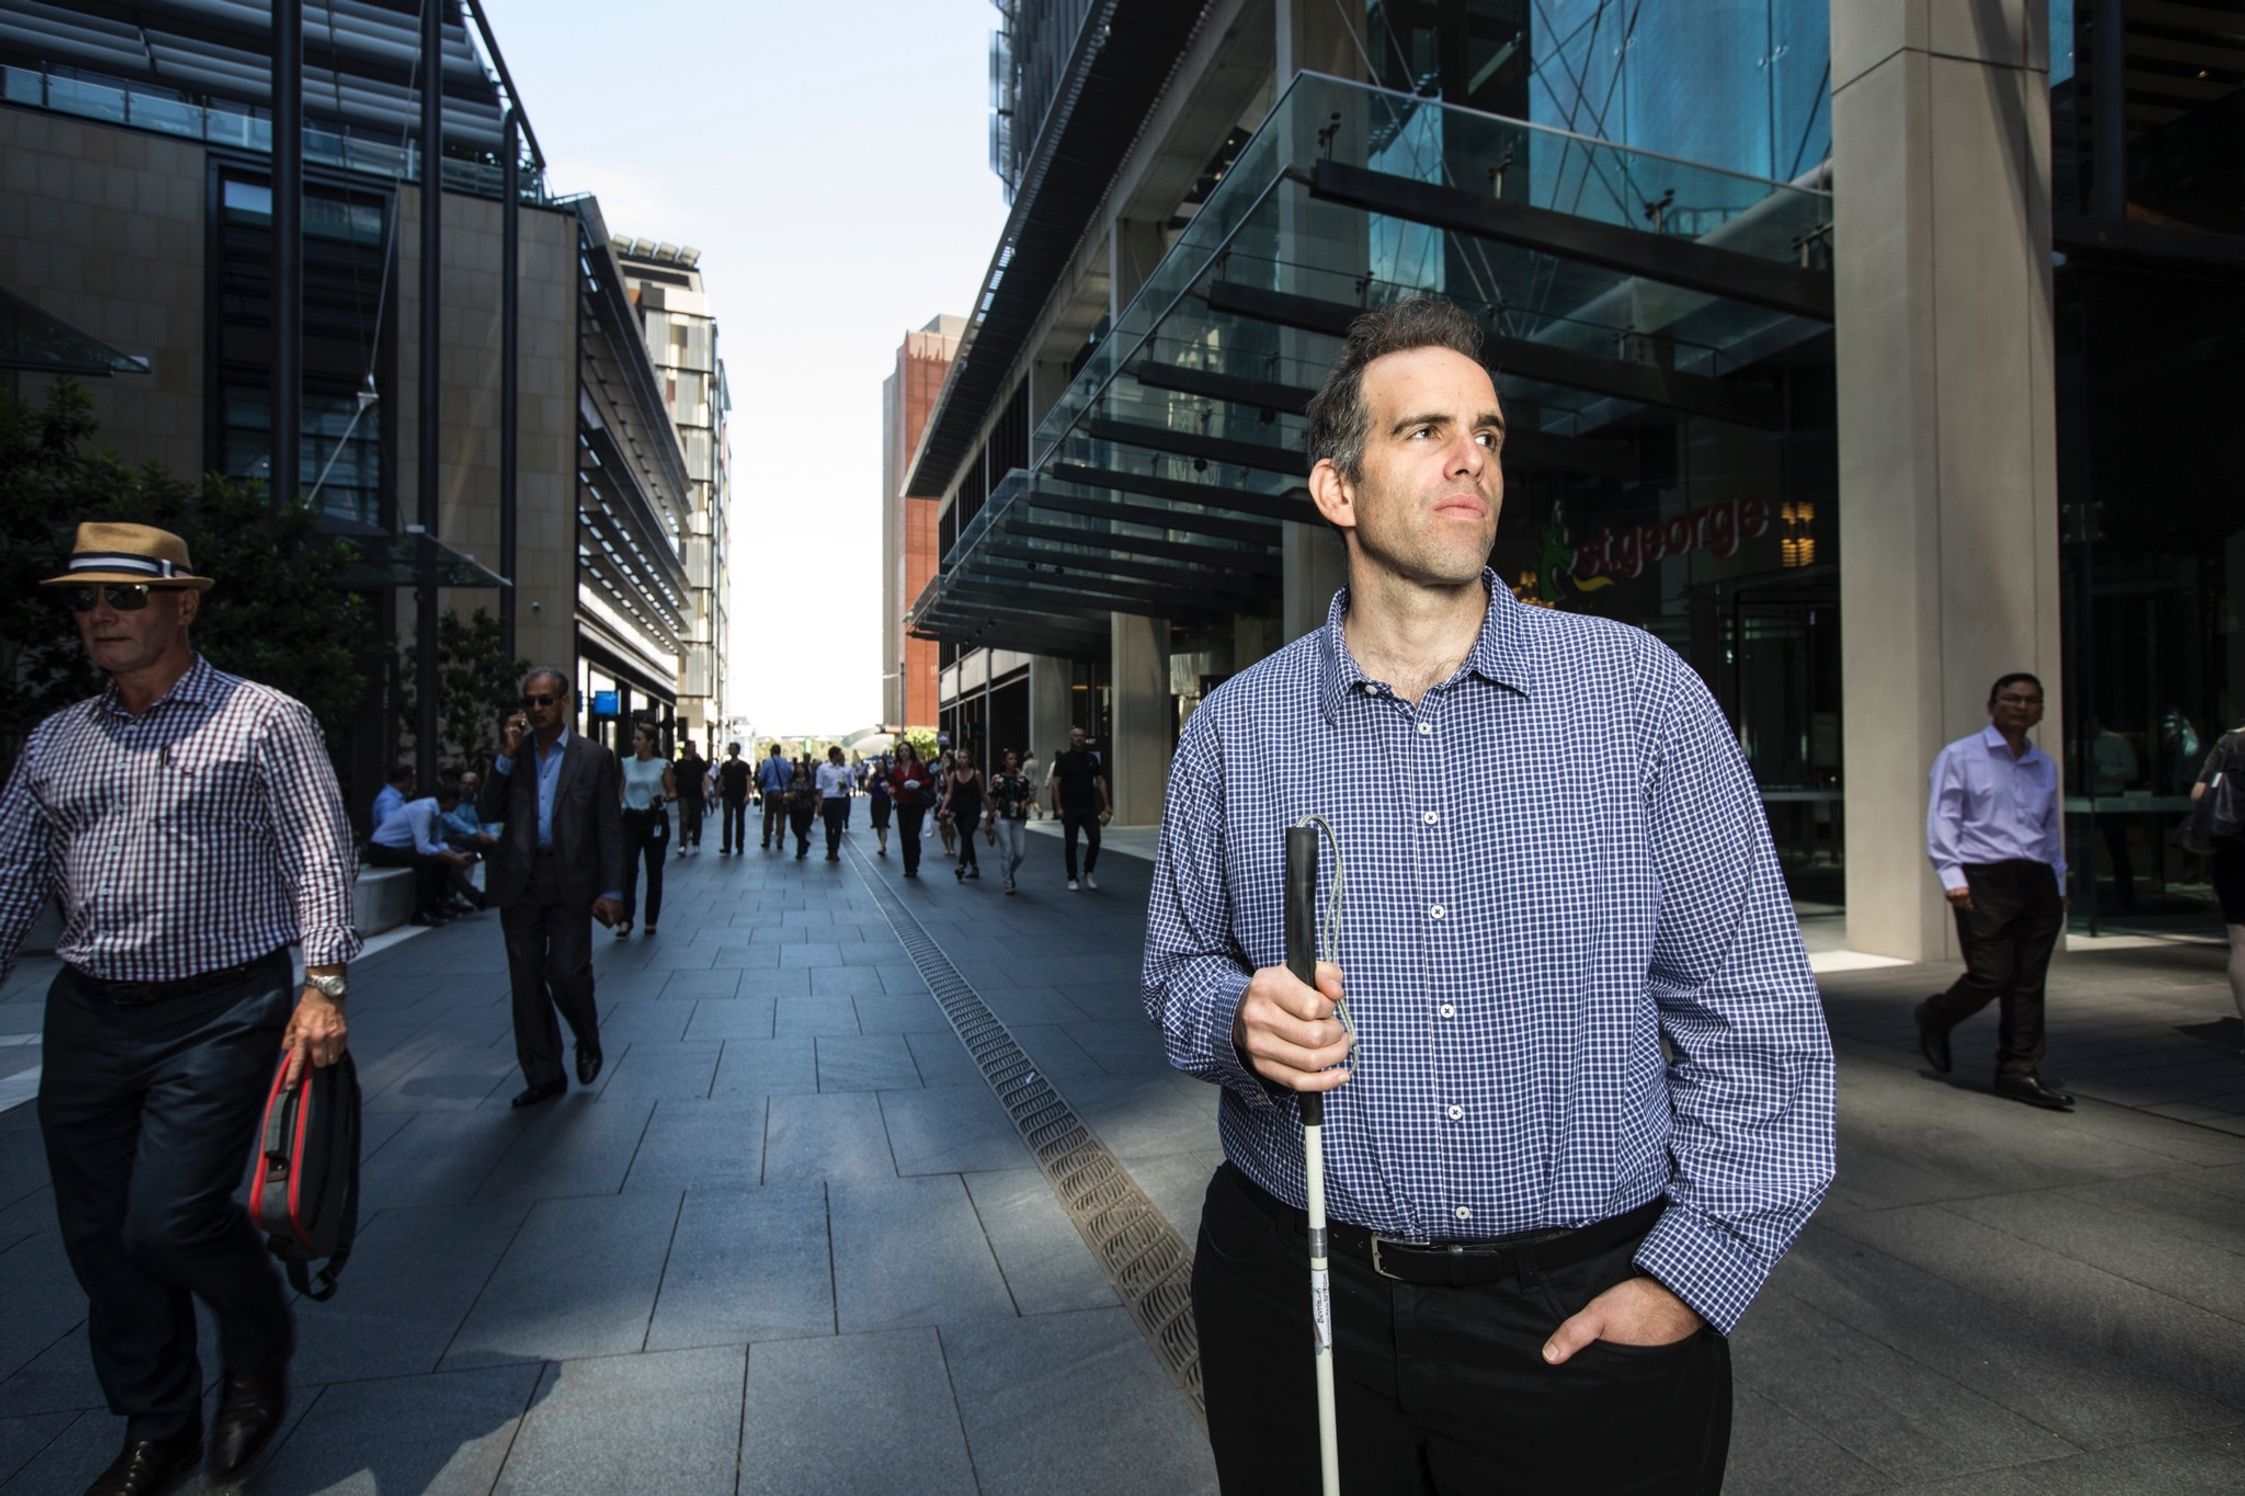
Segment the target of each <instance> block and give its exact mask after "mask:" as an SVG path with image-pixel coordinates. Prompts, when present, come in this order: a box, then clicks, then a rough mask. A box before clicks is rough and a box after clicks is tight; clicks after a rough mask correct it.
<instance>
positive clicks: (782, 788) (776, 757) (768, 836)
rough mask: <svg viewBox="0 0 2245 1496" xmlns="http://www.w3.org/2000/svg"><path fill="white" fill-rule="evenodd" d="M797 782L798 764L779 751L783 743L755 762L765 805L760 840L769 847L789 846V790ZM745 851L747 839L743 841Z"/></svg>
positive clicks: (776, 850) (759, 791) (777, 850)
mask: <svg viewBox="0 0 2245 1496" xmlns="http://www.w3.org/2000/svg"><path fill="white" fill-rule="evenodd" d="M794 783H795V765H793V764H792V763H789V762H788V761H787V759H786V758H785V757H784V756H783V755H782V754H781V753H780V745H779V744H777V743H774V744H772V745H771V752H770V753H769V754H767V755H766V756H765V758H764V761H763V762H762V763H760V764H758V765H757V766H756V793H757V795H758V797H759V798H760V799H761V800H762V802H763V806H764V839H763V840H762V841H761V842H760V843H758V845H759V846H762V847H764V848H765V849H767V850H769V851H775V852H780V851H785V850H786V849H787V792H788V790H789V789H790V788H792V787H793V785H794ZM741 849H742V850H743V851H746V850H747V849H748V843H747V841H746V840H743V841H742V842H741Z"/></svg>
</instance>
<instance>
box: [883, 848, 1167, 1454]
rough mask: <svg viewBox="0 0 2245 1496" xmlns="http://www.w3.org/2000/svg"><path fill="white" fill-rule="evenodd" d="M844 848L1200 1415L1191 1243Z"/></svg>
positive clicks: (905, 911) (908, 914)
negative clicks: (1157, 1207)
mask: <svg viewBox="0 0 2245 1496" xmlns="http://www.w3.org/2000/svg"><path fill="white" fill-rule="evenodd" d="M850 856H851V860H852V861H853V862H855V863H858V864H860V866H859V867H858V875H859V877H861V878H862V879H863V880H864V881H865V882H866V884H867V885H868V886H870V887H871V888H872V890H873V896H874V899H875V900H876V901H877V902H878V904H879V905H880V908H881V912H882V913H883V914H885V915H887V916H888V920H889V924H890V926H891V927H892V928H894V929H895V931H896V935H897V938H898V939H899V940H901V941H903V942H904V948H905V950H906V951H907V952H908V953H909V954H910V955H911V957H912V962H913V964H914V965H915V966H917V967H919V969H920V975H921V977H922V978H923V979H924V980H925V981H926V982H927V984H928V990H929V991H931V992H933V993H934V994H935V1000H936V1001H937V1002H938V1003H941V1004H942V1005H943V1011H944V1014H945V1016H947V1017H948V1018H949V1019H950V1020H951V1027H952V1028H953V1029H954V1030H956V1031H957V1032H958V1035H959V1042H960V1043H962V1044H964V1045H966V1047H967V1053H968V1054H969V1055H970V1056H972V1057H973V1059H974V1062H975V1064H976V1066H977V1067H979V1068H980V1069H981V1071H982V1078H983V1079H984V1080H986V1081H988V1082H989V1083H990V1089H991V1090H992V1091H994V1092H996V1093H997V1097H998V1101H999V1104H1000V1105H1002V1106H1003V1107H1005V1109H1006V1113H1007V1115H1008V1116H1010V1117H1012V1118H1013V1125H1014V1126H1015V1127H1016V1128H1018V1129H1019V1130H1020V1132H1021V1139H1022V1141H1023V1142H1025V1143H1027V1144H1028V1145H1029V1151H1030V1152H1031V1153H1033V1154H1035V1155H1036V1159H1037V1167H1038V1168H1039V1169H1041V1170H1043V1171H1044V1176H1045V1178H1046V1179H1047V1180H1049V1181H1050V1182H1051V1184H1052V1187H1053V1190H1054V1192H1055V1193H1057V1194H1058V1195H1059V1196H1060V1203H1061V1204H1062V1205H1064V1206H1066V1207H1067V1210H1068V1218H1069V1219H1070V1220H1072V1221H1074V1222H1075V1224H1076V1230H1077V1231H1078V1232H1079V1233H1081V1234H1082V1236H1083V1239H1084V1243H1085V1245H1087V1246H1089V1247H1090V1248H1091V1251H1092V1255H1093V1256H1095V1257H1097V1258H1098V1259H1099V1265H1100V1267H1101V1269H1102V1270H1103V1271H1105V1273H1106V1274H1107V1281H1108V1282H1110V1283H1112V1284H1113V1285H1114V1286H1115V1292H1116V1293H1118V1294H1120V1295H1121V1296H1122V1301H1123V1304H1124V1306H1125V1307H1127V1308H1128V1309H1129V1310H1130V1317H1131V1318H1132V1319H1134V1320H1136V1321H1137V1322H1138V1328H1139V1330H1140V1331H1141V1332H1142V1333H1143V1334H1144V1335H1145V1337H1146V1339H1147V1341H1148V1342H1149V1343H1150V1344H1152V1346H1153V1348H1154V1354H1155V1355H1157V1356H1159V1357H1160V1358H1161V1363H1162V1365H1163V1366H1165V1367H1167V1368H1168V1369H1169V1374H1170V1376H1171V1377H1172V1378H1174V1379H1175V1380H1176V1382H1177V1386H1178V1388H1179V1390H1181V1391H1182V1392H1183V1393H1184V1394H1185V1398H1186V1400H1187V1401H1188V1402H1190V1403H1191V1404H1192V1407H1193V1414H1194V1416H1195V1417H1197V1418H1199V1419H1200V1420H1201V1422H1203V1423H1204V1424H1205V1423H1206V1422H1207V1421H1208V1408H1207V1404H1206V1403H1205V1402H1204V1401H1203V1399H1202V1396H1201V1384H1200V1337H1199V1334H1198V1333H1197V1332H1196V1331H1195V1329H1194V1327H1193V1292H1192V1280H1193V1253H1192V1249H1191V1248H1190V1247H1188V1246H1187V1245H1186V1244H1185V1239H1184V1238H1183V1237H1182V1236H1179V1235H1178V1234H1177V1229H1176V1228H1175V1227H1174V1226H1172V1225H1170V1224H1169V1220H1168V1218H1167V1217H1165V1216H1164V1215H1163V1214H1162V1213H1161V1212H1160V1211H1159V1210H1157V1209H1155V1207H1154V1202H1153V1201H1151V1200H1149V1199H1147V1198H1146V1193H1145V1191H1143V1190H1141V1189H1140V1188H1139V1187H1138V1182H1137V1181H1136V1180H1134V1179H1132V1178H1131V1177H1130V1174H1129V1172H1128V1171H1126V1170H1125V1169H1124V1168H1123V1166H1122V1165H1121V1164H1120V1163H1118V1162H1116V1160H1115V1156H1114V1154H1112V1153H1110V1152H1108V1151H1107V1145H1106V1144H1104V1143H1102V1142H1100V1141H1099V1139H1098V1137H1097V1135H1095V1134H1094V1133H1093V1132H1092V1130H1091V1129H1090V1128H1088V1127H1086V1126H1085V1125H1084V1123H1083V1119H1082V1118H1080V1117H1078V1116H1077V1115H1076V1113H1075V1110H1074V1109H1073V1108H1071V1107H1070V1106H1069V1105H1068V1101H1067V1098H1065V1097H1064V1096H1062V1095H1061V1094H1060V1093H1059V1092H1058V1091H1055V1090H1054V1089H1053V1088H1052V1086H1051V1084H1050V1083H1049V1082H1047V1081H1046V1080H1045V1078H1044V1077H1043V1076H1042V1075H1039V1074H1038V1073H1037V1067H1036V1063H1035V1062H1034V1061H1033V1060H1031V1059H1030V1058H1029V1056H1028V1055H1027V1054H1026V1053H1025V1052H1023V1050H1022V1048H1021V1046H1020V1045H1019V1044H1016V1043H1015V1042H1014V1038H1013V1035H1012V1034H1010V1033H1008V1032H1007V1031H1006V1026H1005V1025H1004V1024H1003V1023H1000V1022H999V1021H998V1017H997V1015H996V1014H994V1013H992V1012H991V1011H990V1009H989V1007H988V1006H987V1005H985V1004H984V1002H983V1001H982V998H981V995H980V994H978V993H977V992H976V991H975V990H974V988H973V987H972V986H971V985H969V984H968V982H967V979H966V978H965V977H962V976H960V975H959V971H958V968H957V967H955V966H953V965H952V964H951V961H950V958H949V957H947V956H945V955H944V954H943V949H942V947H940V946H938V945H937V944H936V943H935V941H934V940H933V939H932V938H931V937H930V936H929V935H928V932H927V931H926V930H925V929H923V928H921V925H920V921H919V920H918V919H917V918H916V917H915V916H914V915H913V913H912V911H911V909H910V908H909V907H908V906H907V905H906V904H905V902H904V901H903V900H902V899H901V898H899V897H897V894H896V891H895V890H894V889H892V888H890V887H889V885H888V884H887V883H886V882H884V881H883V880H882V879H880V878H879V877H877V876H875V875H874V874H873V873H872V872H871V871H870V870H869V869H868V868H867V867H865V866H863V865H862V864H863V863H864V860H865V854H864V853H863V852H860V851H858V850H857V849H856V848H855V847H852V848H851V849H850Z"/></svg>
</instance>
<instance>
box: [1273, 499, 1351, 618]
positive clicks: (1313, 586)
mask: <svg viewBox="0 0 2245 1496" xmlns="http://www.w3.org/2000/svg"><path fill="white" fill-rule="evenodd" d="M1348 579H1349V562H1348V552H1347V551H1345V550H1343V549H1342V548H1341V537H1340V536H1338V535H1336V534H1334V533H1333V531H1332V528H1331V527H1330V526H1328V525H1327V524H1326V523H1325V522H1324V521H1323V520H1318V521H1315V522H1314V523H1311V524H1306V525H1288V526H1287V527H1286V530H1285V535H1284V538H1283V540H1282V541H1281V543H1280V546H1279V581H1280V584H1281V585H1282V587H1283V588H1284V593H1283V601H1282V602H1281V603H1280V605H1279V618H1278V621H1279V627H1280V628H1281V629H1283V630H1284V631H1285V634H1286V638H1285V639H1284V640H1283V641H1282V642H1284V643H1287V644H1291V643H1293V642H1294V641H1295V640H1296V639H1299V638H1301V637H1302V636H1303V635H1304V634H1306V633H1309V632H1310V631H1311V630H1312V629H1320V628H1323V627H1325V614H1326V611H1327V610H1328V609H1329V608H1331V607H1332V606H1333V594H1334V593H1336V592H1338V591H1340V590H1341V588H1342V587H1344V586H1346V585H1347V583H1348Z"/></svg>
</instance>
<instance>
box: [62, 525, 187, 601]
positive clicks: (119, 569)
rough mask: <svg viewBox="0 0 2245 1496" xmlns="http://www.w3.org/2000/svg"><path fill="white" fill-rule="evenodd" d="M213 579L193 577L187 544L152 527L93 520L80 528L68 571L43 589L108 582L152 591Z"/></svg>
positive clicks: (166, 531)
mask: <svg viewBox="0 0 2245 1496" xmlns="http://www.w3.org/2000/svg"><path fill="white" fill-rule="evenodd" d="M212 580H213V579H212V578H210V577H199V576H196V575H195V572H194V563H193V562H191V561H189V560H188V559H187V542H186V541H184V540H182V539H180V538H179V537H178V536H177V535H174V534H172V532H171V531H169V530H159V529H157V528H156V527H155V526H153V525H118V524H110V523H107V522H105V521H102V520H92V521H89V522H87V523H85V524H82V525H80V526H79V527H78V538H77V540H76V541H75V542H73V543H72V545H71V547H70V569H69V571H67V572H65V573H64V574H63V575H61V576H59V577H47V578H44V579H43V580H42V581H41V582H40V583H39V585H40V586H42V587H90V586H97V585H99V584H101V583H104V582H117V583H131V582H141V583H145V584H146V585H148V586H150V587H192V588H193V589H195V590H196V591H197V592H201V591H203V590H204V589H205V588H207V587H209V586H210V584H211V582H212Z"/></svg>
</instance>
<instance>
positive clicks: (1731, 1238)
mask: <svg viewBox="0 0 2245 1496" xmlns="http://www.w3.org/2000/svg"><path fill="white" fill-rule="evenodd" d="M1636 1264H1637V1266H1638V1268H1639V1269H1641V1270H1642V1271H1644V1272H1645V1273H1647V1274H1648V1275H1650V1276H1651V1277H1652V1278H1653V1279H1654V1280H1655V1281H1657V1282H1658V1283H1659V1284H1660V1285H1661V1287H1663V1288H1665V1289H1667V1290H1668V1291H1669V1292H1670V1293H1672V1294H1674V1295H1676V1297H1678V1298H1680V1299H1682V1300H1683V1301H1684V1302H1685V1303H1686V1304H1689V1305H1690V1306H1691V1308H1692V1310H1693V1312H1694V1313H1696V1314H1698V1315H1699V1317H1700V1318H1701V1319H1704V1320H1706V1321H1707V1322H1708V1323H1709V1324H1710V1325H1713V1326H1714V1327H1715V1328H1716V1330H1717V1331H1719V1332H1720V1333H1722V1334H1724V1335H1728V1334H1730V1333H1731V1332H1732V1331H1733V1330H1735V1329H1737V1328H1738V1322H1739V1320H1740V1319H1741V1318H1742V1317H1744V1315H1745V1313H1746V1306H1747V1305H1748V1304H1751V1303H1752V1302H1753V1301H1754V1295H1755V1294H1757V1293H1759V1292H1761V1288H1762V1280H1763V1279H1765V1278H1767V1277H1768V1276H1769V1269H1768V1268H1767V1267H1766V1266H1764V1265H1763V1263H1762V1261H1761V1259H1760V1258H1758V1257H1756V1256H1755V1255H1754V1253H1753V1252H1752V1251H1750V1250H1749V1249H1748V1248H1747V1246H1746V1244H1745V1243H1743V1242H1742V1241H1740V1240H1739V1239H1738V1236H1737V1235H1736V1234H1735V1233H1734V1232H1731V1231H1729V1230H1727V1229H1725V1228H1724V1227H1723V1226H1721V1225H1720V1224H1718V1223H1716V1222H1715V1221H1712V1220H1710V1219H1708V1218H1707V1217H1706V1216H1704V1215H1701V1214H1700V1213H1699V1212H1697V1211H1695V1210H1692V1209H1690V1208H1689V1207H1687V1206H1683V1205H1678V1204H1677V1203H1676V1202H1675V1201H1673V1200H1671V1201H1670V1202H1669V1203H1668V1209H1667V1210H1666V1211H1665V1212H1663V1213H1662V1215H1661V1218H1660V1219H1659V1220H1658V1221H1657V1222H1655V1223H1654V1225H1653V1229H1652V1230H1651V1231H1649V1232H1647V1233H1646V1234H1645V1239H1644V1240H1643V1241H1642V1242H1640V1243H1638V1245H1637V1255H1636Z"/></svg>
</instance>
